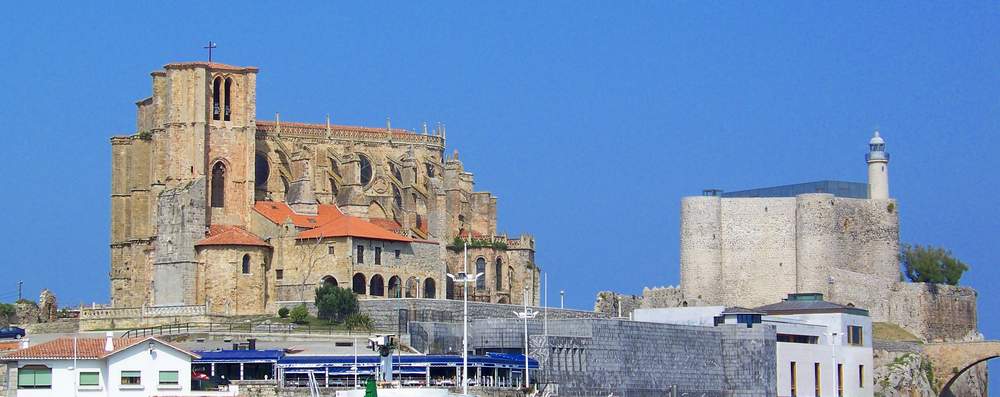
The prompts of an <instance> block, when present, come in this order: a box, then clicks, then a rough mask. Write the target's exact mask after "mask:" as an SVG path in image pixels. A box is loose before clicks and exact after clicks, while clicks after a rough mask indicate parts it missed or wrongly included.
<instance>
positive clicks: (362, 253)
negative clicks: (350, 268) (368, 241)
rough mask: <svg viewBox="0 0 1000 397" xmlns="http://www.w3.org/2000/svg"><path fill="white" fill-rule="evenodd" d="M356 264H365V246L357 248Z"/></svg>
mask: <svg viewBox="0 0 1000 397" xmlns="http://www.w3.org/2000/svg"><path fill="white" fill-rule="evenodd" d="M358 263H365V246H363V245H359V246H358Z"/></svg>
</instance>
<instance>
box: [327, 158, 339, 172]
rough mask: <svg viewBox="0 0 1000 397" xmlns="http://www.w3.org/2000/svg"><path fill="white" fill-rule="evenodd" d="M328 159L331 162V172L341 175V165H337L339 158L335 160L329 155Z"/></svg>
mask: <svg viewBox="0 0 1000 397" xmlns="http://www.w3.org/2000/svg"><path fill="white" fill-rule="evenodd" d="M326 159H327V161H329V162H330V172H333V173H334V174H337V175H340V167H338V166H337V160H334V159H333V157H327V158H326Z"/></svg>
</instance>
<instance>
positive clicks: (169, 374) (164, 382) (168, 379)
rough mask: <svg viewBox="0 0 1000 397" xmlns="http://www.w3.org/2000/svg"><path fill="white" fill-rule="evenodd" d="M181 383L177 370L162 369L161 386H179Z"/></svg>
mask: <svg viewBox="0 0 1000 397" xmlns="http://www.w3.org/2000/svg"><path fill="white" fill-rule="evenodd" d="M179 384H180V382H178V376H177V371H160V386H177V385H179Z"/></svg>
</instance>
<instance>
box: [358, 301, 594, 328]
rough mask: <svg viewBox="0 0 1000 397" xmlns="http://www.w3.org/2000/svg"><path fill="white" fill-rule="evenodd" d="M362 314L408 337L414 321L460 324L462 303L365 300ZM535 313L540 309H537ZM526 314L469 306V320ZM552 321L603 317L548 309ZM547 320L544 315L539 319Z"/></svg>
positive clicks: (510, 308)
mask: <svg viewBox="0 0 1000 397" xmlns="http://www.w3.org/2000/svg"><path fill="white" fill-rule="evenodd" d="M358 303H359V310H360V312H361V313H364V314H367V315H368V316H369V317H371V319H372V322H373V323H374V324H375V327H376V328H377V329H380V330H397V331H400V332H399V333H405V332H406V330H407V329H408V327H407V324H408V323H409V322H411V321H435V322H455V323H457V322H461V321H462V301H458V300H448V299H406V298H404V299H365V300H361V301H359V302H358ZM534 309H535V310H540V308H538V307H535V308H534ZM521 310H523V306H520V305H507V304H501V303H483V302H469V318H470V319H472V320H479V319H508V318H514V317H515V316H514V313H513V312H514V311H521ZM545 312H546V313H547V316H548V319H549V320H556V319H566V318H601V317H607V316H606V315H604V314H600V313H595V312H588V311H581V310H568V309H555V308H548V309H546V310H545ZM538 316H539V318H541V317H544V316H543V314H539V315H538Z"/></svg>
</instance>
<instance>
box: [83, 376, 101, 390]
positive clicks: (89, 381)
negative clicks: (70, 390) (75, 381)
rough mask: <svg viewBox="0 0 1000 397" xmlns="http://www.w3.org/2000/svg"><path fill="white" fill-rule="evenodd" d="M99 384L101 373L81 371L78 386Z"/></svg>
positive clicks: (95, 385)
mask: <svg viewBox="0 0 1000 397" xmlns="http://www.w3.org/2000/svg"><path fill="white" fill-rule="evenodd" d="M100 385H101V375H100V373H98V372H81V373H80V386H83V387H97V386H100Z"/></svg>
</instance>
